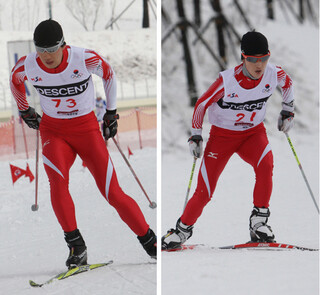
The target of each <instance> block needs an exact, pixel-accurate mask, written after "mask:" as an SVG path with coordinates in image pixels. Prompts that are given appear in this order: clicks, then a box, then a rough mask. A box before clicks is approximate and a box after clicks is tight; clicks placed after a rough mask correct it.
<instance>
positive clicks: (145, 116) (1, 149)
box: [0, 107, 157, 158]
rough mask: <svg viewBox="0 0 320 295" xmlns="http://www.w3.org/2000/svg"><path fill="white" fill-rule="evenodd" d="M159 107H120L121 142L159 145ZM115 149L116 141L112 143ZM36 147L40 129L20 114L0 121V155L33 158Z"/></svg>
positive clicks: (118, 137) (111, 145)
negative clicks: (37, 130) (157, 112)
mask: <svg viewBox="0 0 320 295" xmlns="http://www.w3.org/2000/svg"><path fill="white" fill-rule="evenodd" d="M156 115H157V114H156V108H155V107H140V108H135V109H130V110H125V111H119V117H120V119H119V121H118V133H117V136H116V139H117V141H118V142H119V144H120V145H121V146H122V147H123V148H126V147H127V146H128V147H130V149H131V150H134V149H137V148H140V149H141V148H143V147H146V146H151V147H155V146H156V137H157V132H156V128H157V116H156ZM108 148H109V149H110V150H115V149H116V147H115V146H114V144H113V143H112V144H110V145H108ZM35 149H36V131H35V130H33V129H30V128H28V126H27V125H26V124H25V123H24V122H22V121H21V119H20V118H14V117H12V118H11V120H9V121H8V122H3V123H0V156H3V155H15V154H24V155H25V156H26V157H27V158H29V154H30V153H34V151H35Z"/></svg>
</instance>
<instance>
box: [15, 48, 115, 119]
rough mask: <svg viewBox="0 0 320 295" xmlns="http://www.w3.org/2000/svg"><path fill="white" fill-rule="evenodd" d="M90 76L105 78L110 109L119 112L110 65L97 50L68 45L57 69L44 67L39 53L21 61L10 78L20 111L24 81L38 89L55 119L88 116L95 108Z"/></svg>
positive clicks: (23, 103) (25, 106)
mask: <svg viewBox="0 0 320 295" xmlns="http://www.w3.org/2000/svg"><path fill="white" fill-rule="evenodd" d="M91 74H95V75H97V76H99V77H101V78H102V81H103V86H104V90H105V95H106V101H107V109H109V110H113V109H116V93H117V91H116V88H117V87H116V78H115V74H114V71H113V69H112V67H111V66H110V64H109V63H108V62H107V61H106V60H105V59H104V58H103V57H101V56H100V55H99V54H97V53H96V52H95V51H92V50H88V49H84V48H78V47H74V46H66V48H65V49H64V51H63V59H62V62H61V64H60V65H59V66H58V67H57V68H55V69H48V68H47V67H45V66H44V65H43V63H42V62H41V60H40V58H39V56H38V55H37V54H36V53H30V54H29V55H27V56H24V57H22V58H20V59H19V61H18V62H17V64H16V65H15V66H14V68H13V69H12V72H11V76H10V88H11V92H12V94H13V96H14V98H15V100H16V102H17V106H18V109H19V110H21V111H22V110H26V109H28V107H29V104H28V102H27V99H26V91H25V86H24V81H26V80H28V81H29V82H30V83H31V84H32V85H33V86H34V87H35V88H36V90H37V92H38V94H39V97H40V104H41V108H42V110H43V112H44V113H45V114H47V115H48V116H50V117H54V118H62V119H63V118H70V116H71V117H78V116H82V115H86V114H88V113H90V112H91V111H92V110H93V109H94V107H95V94H94V87H93V82H92V77H91Z"/></svg>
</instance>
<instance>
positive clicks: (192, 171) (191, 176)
mask: <svg viewBox="0 0 320 295" xmlns="http://www.w3.org/2000/svg"><path fill="white" fill-rule="evenodd" d="M196 162H197V158H196V157H193V164H192V169H191V175H190V179H189V184H188V189H187V195H186V200H185V202H184V206H183V211H182V212H184V209H186V206H187V203H188V198H189V193H190V189H191V183H192V178H193V173H194V168H195V167H196Z"/></svg>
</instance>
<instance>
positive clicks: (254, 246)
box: [162, 242, 319, 252]
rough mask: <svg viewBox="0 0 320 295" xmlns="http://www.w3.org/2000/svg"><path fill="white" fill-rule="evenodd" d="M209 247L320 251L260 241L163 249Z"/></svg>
mask: <svg viewBox="0 0 320 295" xmlns="http://www.w3.org/2000/svg"><path fill="white" fill-rule="evenodd" d="M200 247H202V248H209V249H213V250H236V249H248V250H250V249H251V250H258V249H262V250H294V249H295V250H302V251H319V249H315V248H307V247H301V246H295V245H291V244H286V243H259V242H248V243H243V244H235V245H231V246H223V247H211V246H206V245H203V244H193V245H181V247H179V248H176V249H168V250H167V249H162V251H165V252H175V251H183V250H193V249H195V248H200Z"/></svg>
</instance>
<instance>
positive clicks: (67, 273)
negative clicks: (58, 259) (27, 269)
mask: <svg viewBox="0 0 320 295" xmlns="http://www.w3.org/2000/svg"><path fill="white" fill-rule="evenodd" d="M112 263H113V260H110V261H108V262H104V263H96V264H85V265H81V266H78V267H74V268H71V269H69V270H67V271H65V272H62V273H59V274H57V275H56V276H54V277H52V278H51V279H49V280H47V281H45V282H44V283H42V284H38V283H36V282H34V281H32V280H29V284H30V286H32V287H42V286H43V285H48V284H51V283H52V282H54V281H58V280H63V279H66V278H69V277H71V276H74V275H77V274H79V273H83V272H86V271H89V270H93V269H96V268H99V267H103V266H107V265H110V264H112Z"/></svg>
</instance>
